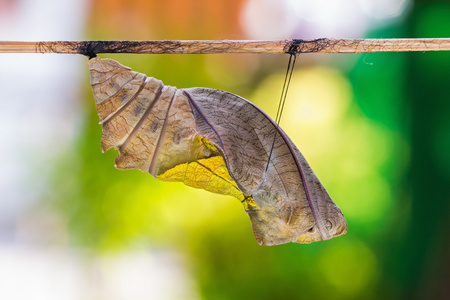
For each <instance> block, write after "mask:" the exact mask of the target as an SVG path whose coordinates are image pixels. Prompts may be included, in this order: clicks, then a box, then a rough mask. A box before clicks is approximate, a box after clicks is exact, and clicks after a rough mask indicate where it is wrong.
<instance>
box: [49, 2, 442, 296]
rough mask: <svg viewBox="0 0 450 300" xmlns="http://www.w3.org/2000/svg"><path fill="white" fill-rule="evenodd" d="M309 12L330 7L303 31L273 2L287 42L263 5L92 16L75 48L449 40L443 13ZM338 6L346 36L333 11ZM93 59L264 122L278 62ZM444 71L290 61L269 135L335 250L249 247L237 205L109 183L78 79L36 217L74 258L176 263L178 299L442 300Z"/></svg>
mask: <svg viewBox="0 0 450 300" xmlns="http://www.w3.org/2000/svg"><path fill="white" fill-rule="evenodd" d="M317 2H318V3H319V5H330V6H329V7H328V6H322V7H319V8H317V10H311V12H315V13H316V14H317V15H315V16H314V15H307V16H305V13H304V14H302V11H304V10H307V9H311V8H307V6H301V5H300V4H299V3H304V1H284V2H283V3H284V4H283V5H285V6H286V7H287V8H286V10H287V11H289V9H292V11H294V12H296V13H297V20H298V22H297V23H295V22H294V23H295V24H294V25H295V26H294V25H292V24H291V25H292V26H291V27H292V28H291V27H289V26H288V27H289V28H287V29H286V28H285V27H283V26H282V23H281V21H280V18H281V19H283V16H285V15H283V13H284V14H286V11H281V12H280V10H277V9H275V8H276V7H278V8H279V7H280V6H281V5H282V2H276V1H266V0H265V1H256V0H253V1H245V0H234V1H206V0H203V1H201V0H197V1H175V0H167V1H156V0H153V1H144V0H134V1H131V0H128V1H122V0H114V1H111V0H101V1H92V2H91V3H90V6H89V7H88V12H89V13H88V15H89V17H88V18H87V20H86V30H85V39H130V40H131V39H250V38H267V39H270V38H294V37H295V38H313V37H315V38H320V37H324V36H317V34H321V33H322V32H324V35H326V34H327V31H326V30H325V29H326V28H331V29H333V30H335V31H330V34H328V35H326V37H331V38H333V37H335V38H339V37H354V38H428V37H429V38H431V37H436V38H437V37H450V3H449V2H447V1H425V0H422V1H421V0H416V1H411V2H408V1H392V2H391V3H390V4H391V6H389V7H390V10H389V11H388V12H387V13H385V14H384V15H383V14H382V13H380V11H381V12H383V11H382V10H381V9H380V7H381V5H382V4H379V5H378V6H377V5H375V4H374V3H384V2H387V1H380V2H377V1H368V0H367V1H349V2H351V3H350V4H345V5H350V7H354V6H357V5H360V7H362V10H360V11H355V12H353V13H354V14H359V17H358V18H359V19H358V18H356V20H357V21H355V22H354V23H349V24H347V25H346V26H347V27H346V26H344V25H345V24H344V25H343V24H341V23H333V22H332V21H333V20H334V19H333V17H336V16H335V14H339V13H341V10H339V9H336V10H335V8H334V6H333V5H334V4H329V2H327V1H317ZM338 2H339V1H338ZM327 3H328V4H327ZM270 5H272V6H270ZM289 5H291V6H292V7H294V8H295V9H294V8H289V7H290V6H289ZM337 5H342V6H344V8H343V9H345V10H346V12H347V13H348V14H349V15H348V16H347V18H348V19H351V20H353V19H352V18H351V17H352V16H353V15H352V12H349V10H347V8H348V7H347V6H345V5H344V3H342V2H339V3H338V4H337ZM271 7H273V8H272V10H271ZM325 7H328V9H325ZM255 8H256V9H255ZM371 9H372V10H371ZM330 10H331V11H330ZM252 12H253V13H252ZM265 13H267V14H265ZM271 14H273V15H278V16H279V18H278V19H276V18H275V20H273V19H272V17H270V16H271ZM280 16H281V17H280ZM289 16H290V15H289ZM286 18H287V17H286ZM289 18H290V17H289ZM289 18H287V19H289ZM293 18H294V17H293ZM336 18H337V17H336ZM294 19H295V18H294ZM255 20H256V21H255ZM289 20H291V22H293V21H292V19H289ZM334 21H336V20H334ZM337 21H339V22H343V19H342V18H341V19H337ZM252 22H253V23H252ZM258 22H259V23H258ZM277 22H279V23H277ZM358 22H359V23H358ZM266 23H267V24H266ZM252 24H253V25H252ZM264 24H265V25H266V26H269V27H270V26H272V25H273V26H275V29H276V28H278V27H276V26H280V27H279V28H280V30H279V32H277V30H272V29H273V28H272V29H271V28H269V27H264V26H263V25H264ZM327 24H328V26H329V27H326V26H325V25H327ZM336 24H338V25H336ZM339 24H340V25H339ZM252 26H253V27H252ZM333 26H334V27H333ZM358 26H359V27H358ZM264 28H267V29H266V31H264V30H263V29H264ZM320 28H325V29H324V31H320V30H319V29H320ZM331 29H330V30H331ZM351 29H354V31H351ZM261 30H262V31H261ZM283 30H284V31H283ZM339 30H342V31H339ZM282 34H284V36H279V35H282ZM331 34H335V36H331ZM101 57H110V58H113V59H116V60H118V61H120V62H121V63H122V64H124V65H127V66H129V67H131V68H132V69H133V70H135V71H139V72H142V73H146V74H147V75H149V76H153V77H155V78H158V79H160V80H162V81H163V82H164V83H165V84H167V85H172V86H177V87H179V88H184V87H195V86H203V87H210V88H217V89H222V90H226V91H230V92H232V93H235V94H238V95H240V96H242V97H244V98H246V99H249V100H250V101H252V102H254V103H256V104H257V105H258V106H259V107H261V108H262V109H263V110H264V111H266V112H267V113H268V114H269V115H270V116H272V117H273V118H274V117H275V114H276V107H277V105H278V99H279V95H280V93H281V88H282V84H283V79H284V72H285V68H286V64H287V60H288V56H287V55H244V54H228V55H226V54H224V55H125V54H122V55H101ZM449 70H450V55H449V53H448V52H436V53H431V52H427V53H423V52H419V53H383V54H376V53H373V54H341V55H331V54H323V55H318V54H305V55H300V56H299V58H298V62H297V65H296V68H295V70H294V74H293V78H292V81H291V85H290V90H289V94H288V99H287V104H286V108H285V111H284V114H283V117H282V120H281V127H282V128H283V129H284V130H285V131H286V132H287V134H288V135H289V136H290V137H291V138H292V140H293V141H294V143H295V144H296V145H297V146H298V148H299V149H300V150H301V151H302V153H303V155H304V156H305V157H306V159H307V160H308V162H309V163H310V165H311V167H312V168H313V169H314V170H315V173H316V174H317V176H318V177H319V178H320V180H321V181H322V183H323V184H324V186H325V187H326V188H327V190H328V192H329V193H330V195H331V196H332V198H333V200H334V201H335V202H336V204H337V205H338V206H339V207H340V208H341V210H342V211H343V213H344V215H345V216H346V218H347V222H348V228H349V230H348V233H347V235H345V236H342V237H339V238H336V239H333V240H329V241H325V242H319V243H314V244H311V245H299V244H287V245H281V246H274V247H262V246H258V244H257V243H256V241H255V239H254V237H253V233H252V230H251V225H250V221H249V219H248V217H247V215H246V213H245V212H244V210H243V209H242V205H241V204H240V203H239V202H238V201H236V199H234V198H231V197H225V196H219V195H215V194H211V193H208V192H206V191H202V190H195V189H191V188H188V187H186V186H184V185H183V184H177V183H165V182H159V181H157V180H156V179H154V178H152V177H151V176H150V175H148V174H144V173H142V172H140V171H136V170H132V171H118V170H116V169H115V168H114V157H115V156H116V155H117V152H116V151H115V150H110V151H109V152H107V153H105V154H102V153H101V151H100V137H101V126H100V125H98V117H97V114H96V112H95V107H94V102H93V97H92V92H91V90H90V86H89V78H88V70H87V66H86V68H85V73H84V80H83V82H82V83H81V85H80V86H81V87H82V89H84V92H83V93H82V95H81V98H82V99H80V101H83V106H82V115H83V116H85V118H84V122H83V124H82V129H81V132H80V133H79V134H78V137H77V140H76V143H74V146H73V147H72V148H71V149H70V150H67V152H65V153H64V155H61V157H57V158H55V159H56V160H57V165H56V167H55V168H54V170H53V171H52V174H53V175H52V180H53V184H54V189H53V190H52V191H51V193H47V194H46V199H45V203H46V205H48V206H49V207H51V208H52V209H56V211H57V212H58V214H59V215H60V217H61V219H62V220H64V221H63V222H62V225H61V226H62V227H64V228H65V229H64V230H67V232H68V240H67V241H65V242H64V243H65V245H68V247H73V248H77V249H78V248H82V249H87V250H86V251H88V252H89V255H88V256H92V257H95V256H102V255H116V254H117V253H123V252H127V251H132V250H133V249H147V250H148V251H157V252H159V251H161V252H166V251H167V252H175V253H177V255H178V256H179V257H180V264H181V265H182V268H183V269H184V270H185V275H186V276H187V277H189V280H190V282H192V286H193V287H194V290H195V296H192V295H191V296H187V295H185V296H184V297H183V298H184V299H188V298H190V299H191V298H195V299H197V298H199V299H217V300H219V299H220V300H221V299H448V298H449V297H450V239H449V237H450V230H449V228H450V218H449V217H448V216H449V215H450V204H449V203H450V201H449V200H450V117H449V116H450V88H449V82H448V80H449V76H450V73H449ZM127 280H130V282H132V281H133V280H134V279H133V278H132V277H130V278H128V279H127ZM172 288H173V289H174V290H176V289H177V288H178V287H177V285H176V283H175V284H174V285H173V286H172ZM92 299H94V298H92ZM155 299H156V298H155ZM158 299H159V298H158Z"/></svg>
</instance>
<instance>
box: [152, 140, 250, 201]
mask: <svg viewBox="0 0 450 300" xmlns="http://www.w3.org/2000/svg"><path fill="white" fill-rule="evenodd" d="M197 137H198V136H197ZM197 137H195V139H194V144H197V143H198V142H199V141H198V139H197ZM200 143H201V144H203V145H205V146H206V147H207V148H208V149H209V150H210V151H211V153H217V154H218V153H219V151H218V150H217V148H216V147H215V146H214V145H213V144H211V143H209V142H208V140H207V139H206V138H205V137H200ZM157 178H158V179H159V180H163V181H170V182H182V183H184V184H186V185H188V186H190V187H193V188H198V189H204V190H207V191H208V192H213V193H217V194H222V195H229V196H233V197H235V198H237V199H238V200H239V201H241V202H242V203H243V205H244V208H245V209H246V210H255V209H258V206H257V205H256V203H255V201H254V200H253V198H252V197H251V196H245V195H244V194H243V193H242V192H241V191H240V190H239V188H238V186H237V184H236V182H235V181H234V180H233V179H232V178H231V176H230V174H229V173H228V170H227V167H226V165H225V161H224V159H223V157H222V156H220V155H217V156H212V157H208V158H202V159H198V160H196V161H193V162H188V163H184V164H179V165H176V166H175V167H173V168H171V169H169V170H167V171H165V172H164V173H162V174H160V175H158V176H157Z"/></svg>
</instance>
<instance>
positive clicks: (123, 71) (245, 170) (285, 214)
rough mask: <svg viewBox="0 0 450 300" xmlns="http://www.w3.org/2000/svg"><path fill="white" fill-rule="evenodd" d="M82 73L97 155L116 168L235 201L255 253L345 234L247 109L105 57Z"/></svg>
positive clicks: (335, 211) (299, 158) (260, 116)
mask: <svg viewBox="0 0 450 300" xmlns="http://www.w3.org/2000/svg"><path fill="white" fill-rule="evenodd" d="M89 70H90V74H91V84H92V89H93V92H94V98H95V104H96V107H97V111H98V115H99V118H100V124H102V127H103V136H102V140H101V146H102V151H107V150H108V149H110V148H115V149H117V150H118V151H119V155H118V156H117V157H116V160H115V165H116V168H118V169H120V170H127V169H140V170H142V171H143V172H148V173H150V174H151V175H153V176H154V177H156V178H157V179H160V180H164V181H177V182H183V183H184V184H186V185H189V186H191V187H195V188H202V189H205V190H207V191H210V192H214V193H218V194H225V195H232V196H234V197H236V198H237V199H239V201H241V202H242V203H243V204H244V208H245V210H246V212H247V213H248V215H249V216H250V220H251V223H252V226H253V232H254V234H255V237H256V240H257V241H258V243H259V244H261V245H277V244H283V243H289V242H295V243H311V242H315V241H321V240H327V239H330V238H333V237H336V236H339V235H342V234H345V233H346V232H347V224H346V221H345V218H344V216H343V214H342V212H341V211H340V209H339V208H338V207H337V206H336V205H335V204H334V202H333V201H332V200H331V198H330V196H329V195H328V193H327V191H326V190H325V188H324V187H323V185H322V184H321V183H320V181H319V179H318V178H317V177H316V175H315V174H314V172H313V171H312V170H311V168H310V166H309V165H308V163H307V162H306V160H305V158H304V157H303V155H302V154H301V153H300V151H299V150H298V149H297V147H296V146H295V145H294V144H293V143H292V141H291V140H290V139H289V137H288V136H287V135H286V134H285V133H284V132H283V131H282V130H281V129H280V128H279V127H277V125H276V123H275V122H274V121H273V120H272V119H270V118H269V117H268V116H267V115H266V114H265V113H264V112H263V111H261V110H260V109H259V108H258V107H256V106H255V105H254V104H252V103H251V102H249V101H247V100H245V99H244V98H241V97H239V96H237V95H234V94H231V93H228V92H224V91H220V90H216V89H208V88H189V89H177V88H175V87H171V86H165V85H164V84H163V83H162V82H161V81H160V80H158V79H155V78H152V77H147V76H146V75H144V74H141V73H138V72H134V71H131V69H130V68H128V67H125V66H122V65H121V64H119V63H118V62H116V61H114V60H111V59H101V58H98V57H95V58H93V59H91V60H89ZM272 146H273V150H272V154H271V155H270V152H271V149H272ZM269 156H270V158H269Z"/></svg>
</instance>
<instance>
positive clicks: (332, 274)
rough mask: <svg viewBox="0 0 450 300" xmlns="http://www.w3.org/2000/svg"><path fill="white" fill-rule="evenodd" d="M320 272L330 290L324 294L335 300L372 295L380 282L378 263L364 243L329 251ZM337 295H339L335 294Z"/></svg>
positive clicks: (343, 244)
mask: <svg viewBox="0 0 450 300" xmlns="http://www.w3.org/2000/svg"><path fill="white" fill-rule="evenodd" d="M318 267H319V268H320V272H321V273H322V274H323V276H324V278H325V279H326V281H327V283H328V284H329V288H331V289H332V291H333V292H330V290H329V289H328V293H327V289H325V291H324V294H328V295H329V296H331V295H333V296H332V297H333V298H334V299H349V298H354V297H355V298H358V295H361V294H363V293H364V294H368V293H370V290H371V289H373V288H374V286H375V284H374V283H375V282H376V281H377V280H378V276H379V270H378V261H377V258H376V256H375V254H374V253H373V252H372V251H371V250H370V248H369V247H368V246H366V245H365V244H364V243H362V242H360V241H357V240H354V239H347V241H346V242H338V243H336V244H334V245H333V247H329V248H328V249H326V250H325V251H324V252H323V253H322V256H321V258H320V260H319V266H318ZM335 292H337V293H335Z"/></svg>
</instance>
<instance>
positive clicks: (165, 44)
mask: <svg viewBox="0 0 450 300" xmlns="http://www.w3.org/2000/svg"><path fill="white" fill-rule="evenodd" d="M448 50H450V39H448V38H440V39H327V38H323V39H315V40H300V39H294V40H275V41H253V40H210V41H55V42H8V41H4V42H2V41H0V53H67V54H83V55H87V56H89V57H94V56H95V55H96V54H97V53H147V54H163V53H166V54H174V53H180V54H181V53H184V54H193V53H198V54H210V53H363V52H364V53H367V52H404V51H448Z"/></svg>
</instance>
